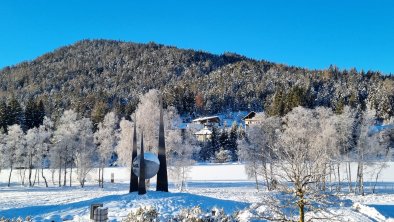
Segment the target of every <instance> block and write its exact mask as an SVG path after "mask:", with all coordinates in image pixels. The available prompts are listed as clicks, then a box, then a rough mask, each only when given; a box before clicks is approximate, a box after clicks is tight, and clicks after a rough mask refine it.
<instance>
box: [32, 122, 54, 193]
mask: <svg viewBox="0 0 394 222" xmlns="http://www.w3.org/2000/svg"><path fill="white" fill-rule="evenodd" d="M53 131H54V123H53V122H52V120H51V119H49V118H48V117H43V122H42V124H41V125H40V127H39V128H38V134H39V137H40V140H39V144H40V145H39V146H38V152H37V156H36V158H37V163H38V166H39V167H40V168H41V177H42V178H43V179H44V182H45V186H46V187H48V182H47V179H46V177H45V176H44V168H45V167H47V166H49V149H50V147H51V138H52V135H53Z"/></svg>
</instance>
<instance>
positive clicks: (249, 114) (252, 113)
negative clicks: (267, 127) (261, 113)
mask: <svg viewBox="0 0 394 222" xmlns="http://www.w3.org/2000/svg"><path fill="white" fill-rule="evenodd" d="M255 115H256V112H254V111H252V112H249V113H248V115H246V116H244V117H243V118H242V119H243V120H245V119H251V118H253V117H254V116H255Z"/></svg>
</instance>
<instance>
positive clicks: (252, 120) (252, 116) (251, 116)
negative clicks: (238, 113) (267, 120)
mask: <svg viewBox="0 0 394 222" xmlns="http://www.w3.org/2000/svg"><path fill="white" fill-rule="evenodd" d="M262 118H263V115H262V113H256V112H254V111H252V112H250V113H248V115H246V116H245V117H244V118H242V120H243V121H245V127H248V126H250V125H252V124H256V123H260V122H261V120H262Z"/></svg>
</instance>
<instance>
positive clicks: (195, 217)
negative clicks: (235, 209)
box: [171, 206, 238, 222]
mask: <svg viewBox="0 0 394 222" xmlns="http://www.w3.org/2000/svg"><path fill="white" fill-rule="evenodd" d="M236 217H237V214H235V215H227V214H226V213H225V212H224V210H223V209H219V208H212V210H211V211H210V212H203V211H202V209H201V207H200V206H195V207H192V208H185V209H182V210H181V211H180V212H179V213H178V215H176V216H175V217H174V218H172V220H171V221H173V222H186V221H187V222H235V221H238V220H237V218H236Z"/></svg>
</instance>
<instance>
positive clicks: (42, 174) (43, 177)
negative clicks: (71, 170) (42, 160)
mask: <svg viewBox="0 0 394 222" xmlns="http://www.w3.org/2000/svg"><path fill="white" fill-rule="evenodd" d="M53 172H55V171H53ZM53 175H54V174H53V173H52V180H53ZM41 176H42V179H44V182H45V187H48V183H47V179H46V178H45V176H44V168H41Z"/></svg>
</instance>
